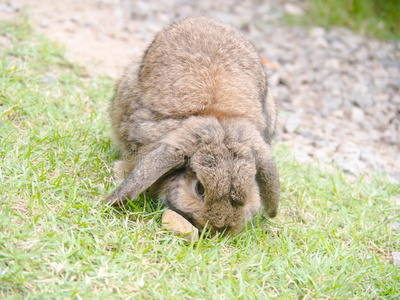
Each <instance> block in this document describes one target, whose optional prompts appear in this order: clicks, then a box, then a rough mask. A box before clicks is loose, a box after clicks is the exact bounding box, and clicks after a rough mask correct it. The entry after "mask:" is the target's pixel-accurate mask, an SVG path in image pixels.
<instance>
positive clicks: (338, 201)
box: [0, 19, 400, 299]
mask: <svg viewBox="0 0 400 300" xmlns="http://www.w3.org/2000/svg"><path fill="white" fill-rule="evenodd" d="M0 59H1V65H0V111H1V123H0V126H1V127H0V157H1V161H0V195H1V198H0V298H7V299H20V298H27V299H46V298H51V299H62V298H67V299H127V298H131V299H133V298H134V299H257V298H260V299H266V298H269V297H278V298H279V299H299V298H301V299H305V297H307V298H313V299H315V298H318V299H323V298H327V299H332V298H337V299H360V298H367V299H369V298H385V299H398V298H399V297H400V270H399V268H398V267H397V266H394V265H393V262H392V252H393V251H400V230H399V226H398V223H400V214H399V213H400V204H399V202H400V186H399V185H396V184H393V183H390V182H389V181H388V180H387V178H386V177H385V176H384V175H379V176H378V175H377V176H375V177H374V178H373V179H372V180H370V179H368V178H365V177H361V178H359V179H357V180H350V179H349V178H348V177H347V176H346V175H345V174H343V173H341V172H339V171H334V172H331V173H328V172H326V171H324V170H323V169H322V168H320V167H319V166H316V165H302V164H299V163H298V162H297V161H296V159H295V157H293V155H291V154H290V150H289V149H287V148H286V147H284V146H282V145H277V146H276V147H275V158H276V161H277V164H278V166H279V169H280V172H281V178H282V203H281V208H280V212H279V216H278V217H277V218H275V219H272V220H267V219H265V218H264V217H262V216H258V217H257V218H256V219H255V220H254V222H252V223H250V224H249V225H248V227H247V228H246V229H245V230H244V232H243V233H242V234H240V235H238V236H235V237H212V238H201V239H200V241H199V242H191V243H188V242H185V240H184V239H183V238H181V237H176V236H173V235H172V234H171V233H168V232H167V231H165V230H163V229H162V228H161V214H162V211H163V210H162V209H161V208H160V207H158V206H157V204H156V203H155V202H154V201H152V200H151V199H149V198H146V197H145V196H141V197H140V198H139V199H138V200H137V201H136V202H135V205H132V206H130V207H129V208H127V209H126V210H124V211H122V212H121V211H120V212H117V211H114V210H113V209H112V208H110V207H104V205H102V199H104V197H105V195H107V194H108V193H109V192H110V191H111V190H112V189H113V188H114V187H115V184H114V182H113V179H112V177H113V171H112V167H113V161H115V160H116V159H117V154H118V153H117V150H116V147H115V145H114V144H113V143H112V141H111V140H110V136H111V131H110V122H109V119H108V105H109V102H110V99H111V97H112V94H113V85H114V82H113V80H111V79H110V78H107V77H102V76H94V75H88V74H87V72H86V71H85V69H84V67H82V66H80V65H78V64H74V63H71V62H69V61H67V60H66V59H65V50H64V49H63V48H62V47H60V46H59V45H57V44H54V43H53V42H50V41H48V40H47V39H46V38H44V37H42V36H40V35H37V34H36V33H35V32H33V31H32V29H31V28H30V26H29V24H28V22H27V21H26V20H24V19H19V20H16V21H15V22H12V23H6V22H1V23H0ZM396 224H397V225H396Z"/></svg>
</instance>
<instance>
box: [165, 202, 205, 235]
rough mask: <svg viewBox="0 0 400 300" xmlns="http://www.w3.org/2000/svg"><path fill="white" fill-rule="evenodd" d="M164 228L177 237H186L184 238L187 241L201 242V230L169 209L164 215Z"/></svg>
mask: <svg viewBox="0 0 400 300" xmlns="http://www.w3.org/2000/svg"><path fill="white" fill-rule="evenodd" d="M162 226H163V227H165V228H166V229H167V230H169V231H171V232H173V233H175V234H177V235H184V236H183V238H184V239H185V240H187V241H191V240H193V241H198V240H199V230H198V229H197V228H196V227H194V226H193V225H192V224H191V223H190V222H189V221H188V220H186V219H185V218H184V217H182V216H181V215H180V214H178V213H176V212H174V211H173V210H170V209H167V210H166V211H165V212H164V213H163V215H162Z"/></svg>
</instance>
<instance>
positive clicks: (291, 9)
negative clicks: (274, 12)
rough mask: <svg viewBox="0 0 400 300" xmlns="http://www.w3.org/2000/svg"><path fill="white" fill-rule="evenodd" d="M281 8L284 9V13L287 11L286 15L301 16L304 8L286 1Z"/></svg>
mask: <svg viewBox="0 0 400 300" xmlns="http://www.w3.org/2000/svg"><path fill="white" fill-rule="evenodd" d="M283 10H284V11H285V13H287V14H288V15H292V16H301V15H304V10H303V9H302V8H301V7H299V6H297V5H295V4H292V3H286V4H285V5H284V6H283Z"/></svg>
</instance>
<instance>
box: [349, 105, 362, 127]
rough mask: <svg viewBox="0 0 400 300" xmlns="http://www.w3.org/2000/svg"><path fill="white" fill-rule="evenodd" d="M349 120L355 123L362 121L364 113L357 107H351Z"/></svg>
mask: <svg viewBox="0 0 400 300" xmlns="http://www.w3.org/2000/svg"><path fill="white" fill-rule="evenodd" d="M351 120H352V121H353V122H356V123H363V122H364V121H365V113H364V111H363V110H362V109H360V108H358V107H352V108H351Z"/></svg>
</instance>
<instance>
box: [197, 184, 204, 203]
mask: <svg viewBox="0 0 400 300" xmlns="http://www.w3.org/2000/svg"><path fill="white" fill-rule="evenodd" d="M196 193H197V195H199V196H200V197H201V198H202V199H204V196H205V194H206V191H205V189H204V186H203V185H202V184H201V182H200V181H197V183H196Z"/></svg>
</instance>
